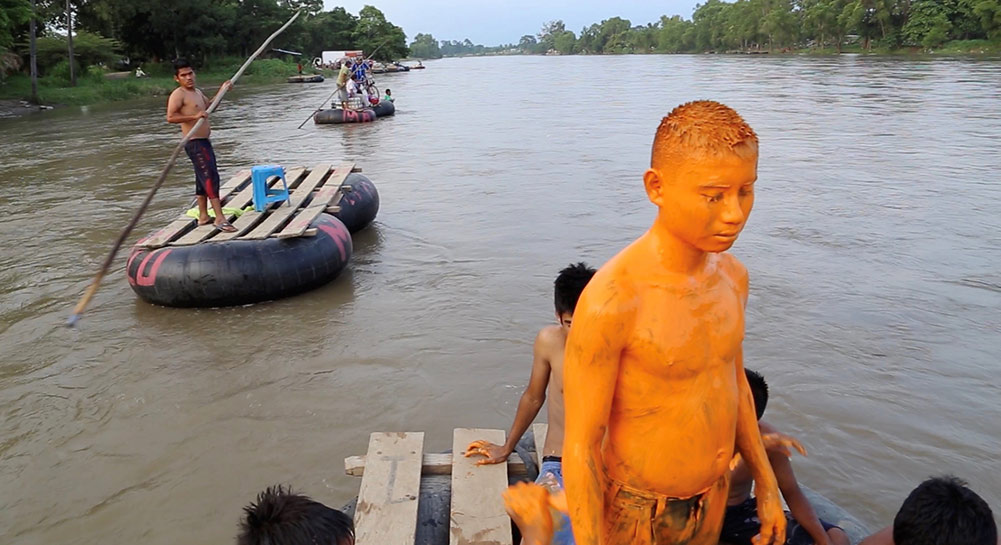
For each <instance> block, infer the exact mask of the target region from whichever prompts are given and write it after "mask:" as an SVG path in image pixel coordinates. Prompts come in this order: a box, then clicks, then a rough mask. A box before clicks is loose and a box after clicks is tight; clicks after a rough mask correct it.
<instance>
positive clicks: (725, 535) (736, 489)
mask: <svg viewBox="0 0 1001 545" xmlns="http://www.w3.org/2000/svg"><path fill="white" fill-rule="evenodd" d="M744 374H745V375H746V376H747V383H748V384H749V385H750V386H751V396H752V397H753V398H754V408H755V411H756V414H757V417H758V427H760V428H761V436H762V440H763V441H764V444H765V452H766V453H767V455H768V461H769V462H770V463H771V465H772V471H774V472H775V478H776V479H777V480H778V483H779V491H780V492H782V497H784V498H785V500H786V503H787V504H788V505H789V512H787V513H786V520H787V521H788V522H787V525H786V545H810V544H811V543H816V544H817V545H848V544H849V540H848V534H846V533H845V532H844V530H842V529H841V528H839V527H838V526H835V525H833V524H830V523H828V522H824V521H823V520H820V519H819V518H818V517H817V513H816V512H814V510H813V506H812V505H810V500H808V499H807V497H806V495H804V494H803V491H802V490H800V488H799V483H798V482H796V474H795V473H793V471H792V463H790V461H789V454H790V451H789V447H790V446H792V447H795V448H796V449H797V450H799V451H800V453H801V454H804V455H805V454H806V450H805V449H803V446H802V445H800V444H799V442H798V441H796V440H794V439H790V438H789V437H787V436H785V435H782V434H780V433H778V430H776V429H775V428H774V427H772V426H771V425H770V424H768V423H766V422H764V421H763V420H761V416H762V415H763V414H764V413H765V406H766V405H768V383H767V382H765V379H764V377H762V376H761V375H760V374H758V373H756V372H754V371H751V370H750V369H744ZM753 482H754V480H753V479H752V478H751V472H750V470H748V468H747V465H746V464H745V463H744V462H743V461H742V460H740V458H739V457H737V458H736V462H735V464H734V466H733V469H732V470H731V474H730V498H729V500H728V501H727V507H726V513H725V515H724V516H723V530H722V532H721V533H720V538H719V540H720V543H727V544H728V545H751V544H752V539H753V538H754V536H756V535H758V533H759V532H760V531H761V521H760V520H758V513H757V510H758V507H757V500H756V499H755V498H754V497H752V496H751V484H752V483H753Z"/></svg>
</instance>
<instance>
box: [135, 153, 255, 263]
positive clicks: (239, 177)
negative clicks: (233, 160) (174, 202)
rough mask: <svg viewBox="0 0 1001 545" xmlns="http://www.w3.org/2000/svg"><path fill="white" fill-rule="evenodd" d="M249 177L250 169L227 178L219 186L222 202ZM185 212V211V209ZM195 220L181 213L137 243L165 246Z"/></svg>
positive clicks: (192, 224)
mask: <svg viewBox="0 0 1001 545" xmlns="http://www.w3.org/2000/svg"><path fill="white" fill-rule="evenodd" d="M249 179H250V170H241V171H239V172H237V173H236V174H235V175H234V176H233V177H232V178H230V179H229V181H227V182H226V183H225V184H223V185H222V187H220V188H219V198H220V199H222V200H223V202H224V203H226V204H229V203H228V202H226V199H227V198H228V197H229V196H230V195H232V194H233V193H234V192H235V191H236V188H238V187H240V185H241V184H243V183H244V182H246V181H248V180H249ZM185 212H186V211H185ZM196 222H197V220H195V219H192V218H191V217H189V216H188V215H187V214H181V217H179V218H177V219H176V220H174V221H172V222H171V223H170V224H169V225H167V226H166V227H164V228H163V229H160V230H159V231H157V232H156V233H155V234H154V235H153V236H151V237H149V238H147V239H146V240H144V241H143V242H142V244H138V245H137V246H141V247H144V248H160V247H162V246H166V245H167V244H168V243H169V242H170V241H172V240H174V239H175V238H177V237H178V236H180V235H181V234H182V233H184V232H185V231H186V230H187V229H188V228H189V227H192V226H194V225H195V223H196Z"/></svg>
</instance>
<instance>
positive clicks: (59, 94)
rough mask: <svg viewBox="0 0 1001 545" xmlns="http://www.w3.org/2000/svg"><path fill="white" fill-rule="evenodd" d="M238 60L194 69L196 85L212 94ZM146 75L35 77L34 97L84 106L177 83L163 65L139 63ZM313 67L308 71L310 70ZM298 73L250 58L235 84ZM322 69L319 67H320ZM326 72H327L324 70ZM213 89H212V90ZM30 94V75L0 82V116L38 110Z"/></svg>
mask: <svg viewBox="0 0 1001 545" xmlns="http://www.w3.org/2000/svg"><path fill="white" fill-rule="evenodd" d="M239 67H240V63H239V62H216V63H213V65H211V66H210V67H208V68H206V69H202V70H198V72H197V76H198V86H199V87H202V88H203V89H205V90H206V94H207V95H209V96H212V92H209V91H208V90H209V89H214V88H216V87H218V86H219V85H220V84H221V83H222V82H224V81H226V79H228V78H231V77H232V76H233V74H235V73H236V71H237V70H238V69H239ZM143 70H145V71H146V72H147V73H148V74H149V77H145V78H136V77H127V78H114V79H111V78H108V77H106V74H102V73H94V72H88V73H87V75H85V76H82V77H80V78H78V79H77V85H76V87H71V86H70V85H69V82H68V81H67V80H66V79H64V78H61V77H57V76H47V77H42V78H39V79H38V98H39V100H40V101H41V103H42V104H43V105H46V106H84V105H90V104H101V103H106V102H115V101H119V100H127V99H130V98H138V97H144V96H147V97H156V96H164V97H165V96H167V95H169V94H170V92H171V91H173V90H174V89H175V88H176V87H177V83H176V82H175V81H174V77H173V73H172V69H171V68H170V67H169V66H167V65H152V66H143ZM312 72H314V71H310V73H312ZM297 73H298V68H297V66H296V64H295V63H292V62H286V61H282V60H279V59H264V60H258V61H254V62H253V63H251V64H250V66H249V67H247V71H246V72H245V73H244V75H243V76H241V77H240V80H239V82H238V84H244V85H245V84H258V83H281V82H284V81H285V80H286V78H288V77H289V76H294V75H296V74H297ZM320 73H323V71H320ZM328 75H329V74H328ZM213 92H214V91H213ZM30 97H31V78H30V77H29V76H26V75H23V74H17V75H14V76H11V77H9V78H7V79H6V80H4V83H3V84H2V85H0V118H4V117H18V116H22V115H25V114H28V113H32V112H36V111H38V110H39V108H38V107H37V106H32V105H30V104H28V105H25V104H24V103H23V102H24V101H27V100H28V99H29V98H30Z"/></svg>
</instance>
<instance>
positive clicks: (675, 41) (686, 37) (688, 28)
mask: <svg viewBox="0 0 1001 545" xmlns="http://www.w3.org/2000/svg"><path fill="white" fill-rule="evenodd" d="M692 26H693V25H692V22H691V21H686V20H685V19H682V18H681V16H680V15H675V16H674V17H671V18H668V17H667V16H666V15H664V16H661V18H660V32H659V33H658V35H657V51H660V52H662V53H681V52H682V51H690V50H692V49H693V48H694V47H695V44H694V43H692V41H691V38H692Z"/></svg>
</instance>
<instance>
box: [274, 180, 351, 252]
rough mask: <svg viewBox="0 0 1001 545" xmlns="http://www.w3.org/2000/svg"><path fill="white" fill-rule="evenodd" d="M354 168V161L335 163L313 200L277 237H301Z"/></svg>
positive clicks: (324, 210)
mask: <svg viewBox="0 0 1001 545" xmlns="http://www.w3.org/2000/svg"><path fill="white" fill-rule="evenodd" d="M353 168H354V163H352V162H343V163H341V164H339V165H337V166H336V167H335V168H334V170H333V172H331V174H330V178H328V179H327V182H326V183H325V184H323V187H321V188H320V190H319V191H317V192H316V195H314V196H313V200H311V201H310V202H309V206H307V207H306V208H304V209H303V210H302V211H301V212H299V214H298V215H297V216H296V217H295V218H294V219H293V220H292V221H290V222H289V224H288V225H287V226H285V228H284V229H282V230H281V232H279V233H278V235H277V236H278V238H292V237H301V236H302V235H303V233H305V232H306V230H307V229H309V224H310V223H313V220H315V219H316V218H317V217H318V216H319V215H320V214H322V213H323V212H326V210H327V208H328V207H329V206H330V204H331V201H333V200H334V198H335V197H337V196H338V195H339V194H340V193H341V186H342V185H343V184H344V180H345V179H346V178H347V177H348V174H350V173H351V172H352V169H353Z"/></svg>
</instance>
